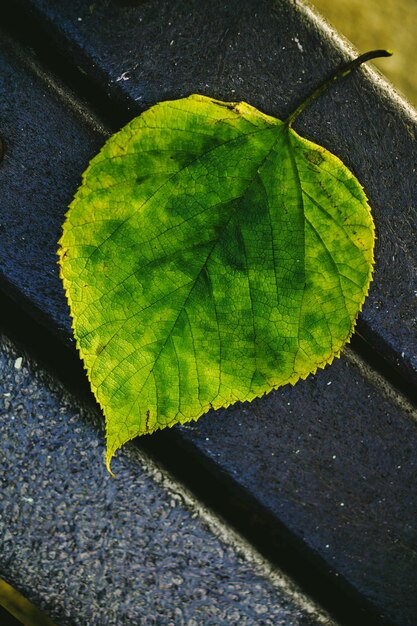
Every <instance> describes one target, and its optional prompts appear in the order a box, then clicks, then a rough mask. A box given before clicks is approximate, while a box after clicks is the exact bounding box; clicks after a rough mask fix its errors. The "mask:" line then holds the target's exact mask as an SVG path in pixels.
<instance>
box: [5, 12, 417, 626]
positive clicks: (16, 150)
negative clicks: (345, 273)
mask: <svg viewBox="0 0 417 626" xmlns="http://www.w3.org/2000/svg"><path fill="white" fill-rule="evenodd" d="M17 4H20V5H21V6H22V7H24V8H25V10H28V7H31V9H33V10H34V13H33V14H32V16H31V19H32V20H35V19H36V16H38V17H39V16H40V20H41V21H40V22H39V24H42V28H44V27H45V28H46V31H48V33H49V35H50V36H51V37H52V38H54V40H55V43H56V45H58V46H59V47H60V48H61V50H64V51H66V52H67V53H68V55H71V62H73V63H74V64H76V65H80V66H81V67H82V68H83V71H85V72H87V74H88V76H89V77H90V79H91V81H92V82H94V81H96V83H97V84H99V85H101V87H100V88H101V90H103V89H104V90H106V91H108V93H109V98H110V100H111V101H113V102H114V103H116V105H117V106H116V108H117V107H119V109H120V111H121V117H122V116H123V115H126V114H127V113H128V112H129V113H130V114H132V115H133V114H134V113H137V112H139V111H140V110H141V109H142V108H143V107H145V106H147V105H149V104H151V103H153V102H155V101H157V100H162V99H164V98H167V97H179V96H182V95H187V94H188V93H190V92H192V91H200V92H204V93H210V94H211V95H213V96H216V97H219V98H224V99H244V100H249V101H250V102H251V103H252V104H255V105H257V106H259V107H260V108H261V109H263V110H265V111H266V112H269V113H273V114H276V115H279V116H281V117H283V116H284V115H285V114H287V113H288V112H289V110H290V109H291V108H293V106H294V104H295V103H296V102H298V101H299V99H300V98H301V97H302V95H303V94H305V93H306V92H307V91H308V90H309V89H310V88H311V87H312V86H313V85H315V84H317V82H319V80H320V79H321V78H322V77H323V75H324V74H325V73H327V72H328V70H329V69H330V67H332V66H334V64H335V62H337V59H339V58H340V51H338V50H337V49H336V48H335V46H334V43H332V42H330V41H329V40H327V39H326V38H325V37H323V34H322V33H320V32H319V31H317V29H316V27H315V26H313V25H312V24H311V23H309V22H308V21H307V20H306V19H305V18H304V17H303V16H302V15H301V14H299V13H297V9H296V8H294V7H293V6H291V5H290V4H288V3H286V2H272V3H266V2H259V3H256V7H257V8H255V3H254V2H251V1H249V2H245V3H244V4H243V7H242V6H241V5H240V4H239V7H240V8H239V7H238V4H237V2H230V3H220V2H217V1H215V2H212V3H203V4H202V5H201V4H199V5H198V7H199V8H198V7H197V4H196V3H195V2H179V1H176V2H175V1H173V2H171V3H168V2H154V1H149V2H144V3H139V4H138V5H137V6H125V5H123V6H122V4H121V3H115V2H103V3H100V4H99V3H97V4H93V5H91V7H93V9H91V7H90V8H89V7H87V5H86V4H84V3H81V2H74V3H68V4H66V3H64V2H63V1H62V2H58V1H56V2H54V3H47V2H41V1H40V0H33V2H28V1H24V0H19V1H18V3H17ZM35 9H36V10H35ZM255 14H256V15H255ZM79 18H81V20H79ZM33 23H36V22H33ZM39 28H41V26H39ZM41 32H43V31H41ZM171 42H173V43H171ZM202 42H204V44H202ZM51 45H52V44H51ZM301 48H302V49H301ZM7 50H9V52H8V51H7ZM202 50H203V52H202ZM4 52H5V57H4V58H3V60H2V61H0V63H1V64H2V67H1V74H0V82H2V87H1V89H2V91H3V94H4V97H3V98H2V110H3V111H5V115H4V122H3V124H4V126H3V127H2V131H1V134H2V137H4V139H5V146H6V151H5V157H4V160H3V163H2V165H1V166H0V185H1V187H2V190H3V189H7V190H8V191H7V193H6V195H4V196H3V197H2V205H1V225H2V226H3V230H1V229H0V266H1V271H2V274H3V288H4V289H5V290H7V291H8V293H10V294H12V295H13V296H14V297H18V298H20V297H22V295H24V296H26V298H27V301H26V306H28V307H30V306H31V307H32V310H34V309H35V308H36V310H37V312H38V314H40V312H42V315H43V317H44V319H45V320H49V328H50V330H53V331H57V332H59V334H60V336H61V337H62V339H63V340H64V341H66V342H69V337H70V332H69V318H68V314H67V309H66V305H65V302H64V297H63V294H62V290H61V286H60V284H59V280H58V275H57V268H56V265H55V249H56V241H57V239H58V236H59V231H60V224H61V223H62V219H63V215H64V212H65V210H66V205H67V203H68V201H69V200H70V199H71V196H72V194H73V193H74V191H75V189H76V186H77V183H78V180H79V178H80V175H81V172H82V171H83V169H84V167H85V164H86V162H87V161H88V159H89V157H90V156H92V155H93V154H94V152H95V151H96V150H97V147H98V146H99V145H100V143H101V142H102V141H103V140H104V137H105V135H104V134H103V133H102V132H101V131H100V129H99V128H98V126H97V125H95V124H94V123H92V122H91V121H90V120H88V119H87V118H86V117H85V116H84V115H82V114H81V113H80V111H78V110H77V109H76V107H74V106H73V104H72V102H71V101H70V100H68V98H67V97H66V94H65V93H58V92H57V90H56V88H55V86H54V84H53V82H51V81H50V79H49V78H48V77H46V76H44V77H42V76H40V75H39V72H37V73H33V71H32V70H31V68H30V67H28V66H26V67H25V61H24V59H23V58H22V57H19V56H15V54H14V53H11V52H10V47H9V46H6V48H4ZM387 62H388V61H387ZM289 68H291V71H289ZM124 72H128V74H124ZM96 105H97V108H99V103H96ZM106 106H107V105H106ZM21 128H23V131H21V130H19V129H21ZM298 128H299V129H303V130H304V134H306V135H307V136H308V137H309V138H311V139H313V140H316V141H318V142H319V143H322V144H323V145H326V147H328V148H330V149H332V150H333V151H334V152H335V153H336V154H338V156H340V157H341V158H342V159H343V160H344V161H345V162H346V164H347V165H349V166H351V167H352V168H353V170H354V171H355V173H356V174H357V175H358V177H359V178H360V179H361V180H362V182H363V183H364V184H365V187H366V191H367V193H368V196H369V197H370V200H371V203H372V205H373V208H374V214H375V218H376V222H377V227H378V235H379V238H378V250H377V271H376V274H375V282H374V285H373V288H372V292H371V295H370V297H369V299H368V301H367V304H366V307H365V310H364V313H363V316H362V323H361V330H362V332H363V333H364V334H365V335H366V337H367V338H368V340H369V341H370V342H372V345H373V346H374V347H375V348H376V349H377V350H380V351H383V352H384V353H385V354H386V356H387V358H389V359H390V361H391V363H393V364H395V363H397V362H398V371H399V372H401V373H402V374H403V375H404V376H408V379H409V380H413V379H414V376H415V362H414V361H413V359H414V358H415V356H414V355H415V354H417V350H416V347H417V346H416V343H417V339H416V333H415V327H414V324H415V315H416V313H415V311H416V308H415V294H414V293H413V291H414V281H415V273H414V272H415V232H414V229H415V221H414V220H415V214H414V212H415V207H416V206H417V203H416V202H415V194H416V191H415V178H413V176H414V177H415V173H414V174H413V171H412V170H413V167H415V164H414V163H413V154H414V151H415V139H414V137H415V125H414V123H412V122H411V121H410V118H408V117H407V116H406V114H405V113H404V112H401V110H400V109H399V108H398V106H397V105H396V104H395V102H394V101H391V100H390V98H389V96H387V95H386V94H384V93H381V92H380V90H379V88H378V86H376V85H375V84H374V83H373V82H372V80H370V79H369V78H368V77H366V76H365V75H359V74H358V75H356V76H354V77H351V78H350V79H349V80H348V81H346V82H345V83H344V84H341V85H339V86H338V87H337V88H336V89H335V90H333V91H332V92H331V93H329V94H328V95H327V96H326V97H324V98H323V100H322V101H321V102H320V104H319V103H317V104H316V105H315V107H314V108H312V109H311V110H310V111H308V112H306V113H305V114H304V116H303V118H302V119H300V121H299V123H298ZM3 129H4V130H3ZM51 155H52V157H53V158H52V159H51ZM399 181H401V184H399ZM413 181H414V182H413ZM392 257H394V261H393V260H392ZM362 365H363V364H362ZM329 383H330V384H329ZM384 393H385V391H384V385H382V384H381V383H380V381H375V380H374V379H373V378H372V375H371V372H370V370H369V369H367V368H366V367H364V369H363V371H362V370H361V371H358V370H357V367H356V366H355V365H353V364H352V363H351V362H349V361H348V360H347V359H343V360H341V361H340V362H337V363H336V364H334V365H333V366H332V367H331V368H328V369H327V370H325V371H322V372H320V373H319V374H318V375H317V376H316V377H313V378H311V379H310V380H308V381H307V382H305V383H300V384H298V385H297V386H296V387H295V388H294V389H290V388H285V389H284V390H281V391H279V392H276V393H273V394H270V395H269V396H267V397H265V398H263V399H261V400H259V401H256V402H255V403H253V404H251V405H244V406H242V405H239V406H238V405H237V406H235V407H232V408H231V409H230V410H228V411H222V412H218V413H216V414H213V415H207V416H206V417H204V418H202V419H201V420H200V421H199V422H198V424H197V425H195V426H191V427H187V428H181V429H180V428H177V429H174V431H173V432H172V433H168V434H167V435H164V434H161V436H156V437H154V438H153V439H152V442H153V443H152V446H153V449H154V451H155V450H157V449H158V447H160V449H161V450H162V449H163V446H164V445H165V447H166V448H170V453H171V456H172V457H173V459H174V460H173V465H174V464H175V456H177V464H180V463H184V466H185V467H186V468H188V471H189V473H190V472H192V471H193V463H194V464H195V465H196V467H197V466H198V465H199V464H200V465H201V466H203V467H204V468H205V471H206V474H205V476H206V478H207V477H210V475H212V476H213V477H214V478H215V480H216V481H218V482H216V485H217V484H218V485H220V486H221V485H222V482H223V483H224V488H225V489H227V493H230V494H232V495H233V498H234V500H233V498H232V506H235V505H236V507H237V508H238V507H240V509H239V510H242V511H244V512H246V515H247V516H248V518H250V523H251V527H252V529H255V532H256V529H258V532H259V530H260V529H262V532H265V543H266V544H268V543H269V544H270V548H271V553H274V558H277V559H279V558H280V551H281V552H283V553H284V552H285V551H286V550H287V557H286V558H287V561H289V560H290V558H291V556H289V553H291V551H292V550H293V558H294V561H295V562H296V563H297V567H298V569H299V570H300V569H301V568H302V567H303V559H304V563H305V570H306V584H307V585H308V584H311V580H312V579H317V580H318V581H320V580H321V581H322V583H323V581H326V584H328V585H329V586H328V594H329V596H330V595H332V594H337V593H339V594H340V597H341V598H342V597H345V598H346V605H345V606H346V607H348V605H349V603H351V604H352V607H353V609H352V611H353V613H352V615H351V616H350V617H349V618H348V619H349V620H350V622H349V623H352V624H353V623H359V622H358V618H357V615H359V613H355V611H359V610H360V606H361V600H363V607H362V608H363V610H364V613H363V615H362V618H363V620H367V621H365V622H364V623H367V624H370V620H371V614H370V613H368V612H367V611H368V609H369V608H370V607H373V608H374V610H375V612H376V613H377V614H381V615H384V616H385V617H388V618H390V619H391V621H392V622H393V623H395V624H398V625H404V626H405V625H409V626H412V625H414V624H415V618H416V615H417V583H416V577H415V568H416V564H417V563H416V560H417V556H416V555H417V525H416V519H417V515H416V513H417V502H416V495H415V488H414V487H415V482H416V478H417V475H416V474H417V467H416V456H415V450H416V449H417V446H416V444H417V422H416V421H415V415H413V414H412V409H411V407H409V406H408V405H407V404H406V403H405V404H401V403H399V401H398V399H395V394H394V395H393V398H394V399H389V398H387V397H385V396H384ZM164 442H165V444H164ZM182 454H184V459H183V458H180V457H181V455H182ZM121 456H123V454H122V455H121ZM333 457H334V458H333ZM187 459H190V461H189V462H188V461H187ZM118 463H119V462H118V461H116V462H115V469H116V471H119V470H118V467H119V465H118ZM187 463H188V466H187ZM221 488H223V487H221ZM200 489H201V491H204V489H205V486H204V485H201V486H200ZM257 516H258V517H257ZM236 523H237V524H238V522H236ZM288 546H289V550H288ZM326 577H327V578H326ZM324 586H325V585H324V583H323V584H322V587H324ZM338 597H339V596H338ZM346 610H347V608H346ZM355 615H356V622H355Z"/></svg>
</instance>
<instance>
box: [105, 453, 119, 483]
mask: <svg viewBox="0 0 417 626" xmlns="http://www.w3.org/2000/svg"><path fill="white" fill-rule="evenodd" d="M113 457H114V451H112V450H109V449H107V450H106V469H107V471H108V472H109V474H110V476H111V477H112V478H117V476H116V474H115V473H114V472H113V471H112V469H111V462H112V458H113Z"/></svg>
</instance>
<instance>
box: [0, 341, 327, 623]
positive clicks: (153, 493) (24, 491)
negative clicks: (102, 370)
mask: <svg viewBox="0 0 417 626" xmlns="http://www.w3.org/2000/svg"><path fill="white" fill-rule="evenodd" d="M22 357H23V358H22ZM19 359H20V360H19ZM0 372H1V382H0V428H1V433H2V434H1V460H0V491H1V501H0V575H1V576H3V578H5V579H7V580H8V581H9V582H11V583H12V584H13V585H15V586H16V588H18V589H19V590H21V591H22V592H23V593H24V594H25V595H26V596H27V597H28V598H30V599H31V600H33V601H35V602H36V603H37V604H38V605H40V606H42V607H43V608H44V609H45V610H46V611H47V612H48V613H49V615H50V616H51V617H53V618H54V619H55V621H56V624H57V626H86V625H87V624H88V626H132V625H133V624H135V625H137V626H153V625H160V626H162V625H164V626H167V625H172V626H185V625H187V626H203V625H204V626H221V625H223V624H224V625H226V624H239V625H242V626H260V625H263V626H277V624H283V625H285V626H314V625H317V624H324V623H326V624H328V625H329V626H331V624H334V622H332V621H331V620H328V619H327V618H325V617H324V616H323V614H321V613H320V612H318V611H317V609H315V607H314V605H313V604H311V603H310V602H308V601H306V600H305V598H303V597H302V596H301V595H300V594H299V593H298V592H297V589H296V588H294V587H293V586H291V585H289V584H288V583H287V581H286V580H285V579H284V578H283V577H281V575H280V574H279V572H269V576H268V574H267V572H268V569H267V568H265V567H263V566H262V563H261V562H259V561H256V560H253V554H252V553H251V551H250V550H248V548H247V546H245V544H243V543H241V542H239V540H236V538H235V536H234V535H232V534H230V533H228V531H227V530H225V529H223V528H222V526H221V524H219V523H218V522H216V521H214V522H213V519H211V518H210V516H207V515H206V516H202V515H201V509H199V508H198V506H197V505H196V503H192V502H191V503H190V502H189V501H188V497H187V494H185V498H184V491H183V490H182V489H181V488H180V487H179V486H178V485H176V484H175V483H174V482H172V481H170V480H169V479H167V478H166V477H164V475H163V473H162V472H161V471H159V470H158V469H157V468H155V467H154V466H153V465H152V464H151V463H150V461H149V460H147V459H146V457H144V456H143V455H141V454H140V453H138V451H137V450H136V449H134V448H133V447H130V449H129V451H128V452H127V453H126V454H125V455H124V458H123V461H122V462H121V463H119V464H118V480H117V481H115V480H113V479H112V478H111V477H110V476H109V474H108V473H107V471H106V470H105V468H104V464H103V458H104V445H103V433H102V432H100V431H101V430H102V429H101V428H100V423H99V422H98V421H97V419H96V418H95V417H94V415H91V413H88V411H86V409H85V408H82V407H81V406H80V405H79V404H77V403H76V402H75V401H74V400H73V399H72V398H71V397H70V396H69V394H68V393H67V392H66V391H65V390H64V389H63V388H62V386H61V385H60V384H59V383H57V382H56V381H55V380H53V379H52V378H51V377H50V376H49V375H48V374H46V373H45V372H44V371H42V369H41V368H39V366H38V365H37V363H36V362H31V361H30V360H29V359H28V358H27V357H26V355H24V354H22V352H21V351H20V350H19V349H16V347H15V346H14V345H13V344H12V343H10V341H9V340H7V338H5V337H4V336H2V335H0ZM164 478H165V480H164ZM210 522H211V523H210ZM2 623H3V622H2Z"/></svg>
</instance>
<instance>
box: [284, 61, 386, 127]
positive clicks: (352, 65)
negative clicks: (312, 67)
mask: <svg viewBox="0 0 417 626" xmlns="http://www.w3.org/2000/svg"><path fill="white" fill-rule="evenodd" d="M390 56H392V52H391V51H390V50H370V51H369V52H365V53H364V54H361V55H360V56H358V57H357V58H356V59H353V60H352V61H348V62H347V63H343V64H342V65H341V66H340V67H339V68H338V69H337V70H336V71H335V72H334V73H333V74H332V75H331V76H330V78H326V79H325V80H324V81H323V82H322V83H321V84H320V85H319V86H318V87H316V88H315V89H314V91H312V93H311V94H310V95H309V96H307V98H306V99H305V100H303V102H302V103H301V104H299V105H298V107H297V108H296V109H295V110H294V111H293V112H292V113H291V114H290V115H289V116H288V117H287V119H286V120H285V124H286V125H287V126H288V128H291V126H292V125H293V123H294V121H295V119H296V118H297V117H298V116H299V115H300V113H302V112H303V111H304V109H306V108H307V107H308V106H310V104H311V103H312V102H314V100H317V98H319V97H320V96H321V94H322V93H323V92H325V91H326V89H328V88H329V87H330V86H331V85H332V84H333V83H335V82H336V81H338V80H339V79H340V78H345V77H346V76H349V74H350V73H351V72H352V71H353V70H355V69H356V68H357V67H359V66H360V65H362V63H366V62H367V61H371V60H372V59H378V58H381V57H390Z"/></svg>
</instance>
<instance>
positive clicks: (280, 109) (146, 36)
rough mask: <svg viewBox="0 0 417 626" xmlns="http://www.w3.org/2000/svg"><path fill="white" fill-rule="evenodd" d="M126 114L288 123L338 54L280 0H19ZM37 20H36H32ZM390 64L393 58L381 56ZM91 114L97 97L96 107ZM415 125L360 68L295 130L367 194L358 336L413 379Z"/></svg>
mask: <svg viewBox="0 0 417 626" xmlns="http://www.w3.org/2000/svg"><path fill="white" fill-rule="evenodd" d="M16 6H20V7H22V8H24V10H25V11H26V12H28V13H29V14H30V16H31V26H32V24H33V21H32V20H34V23H36V24H37V25H38V27H39V29H40V30H41V31H42V32H43V31H44V32H46V33H47V34H48V36H49V37H50V38H51V40H53V42H54V44H55V45H56V46H57V48H58V49H60V50H61V51H62V53H63V54H64V55H65V56H66V57H67V58H68V59H70V62H71V63H72V64H73V65H75V66H77V67H78V68H80V69H81V70H82V72H83V73H86V74H87V76H88V79H89V81H91V82H92V83H94V84H95V85H97V87H98V89H99V90H100V94H102V93H104V94H106V95H108V96H109V98H110V101H112V102H116V103H118V104H119V105H120V106H121V108H122V109H124V115H123V118H125V119H127V118H128V117H129V116H130V117H133V115H134V114H137V113H139V112H140V111H142V110H143V109H144V108H146V107H148V106H149V105H151V104H154V103H155V102H157V101H160V100H165V99H169V98H178V97H182V96H186V95H189V94H190V93H194V92H199V93H204V94H208V95H211V96H213V97H216V98H220V99H223V100H245V101H248V102H250V103H251V104H253V105H255V106H257V107H258V108H260V109H261V110H263V111H265V112H266V113H270V114H272V115H276V116H277V117H281V118H283V117H285V116H286V115H287V114H288V113H289V112H290V111H291V110H292V109H293V108H294V106H295V105H296V104H298V103H299V102H300V101H301V100H302V99H303V97H305V95H306V94H308V93H309V91H310V90H311V89H312V88H313V87H315V86H316V85H317V84H319V83H320V82H321V80H322V79H323V77H324V76H326V75H327V74H328V73H329V72H330V71H331V69H333V68H334V67H335V65H337V64H338V63H339V62H340V60H341V58H342V57H343V56H344V55H345V54H346V53H345V51H344V50H343V46H342V44H341V42H339V41H337V40H336V39H330V37H329V34H328V32H327V31H325V30H324V29H323V28H321V27H320V24H318V23H317V22H315V23H313V22H312V21H311V20H310V19H308V17H306V14H305V12H304V11H303V10H300V9H299V8H298V7H297V5H296V3H291V2H289V1H288V0H261V1H259V0H245V2H242V1H241V0H231V1H230V2H223V1H222V0H213V1H211V2H201V1H200V0H187V1H185V0H148V1H145V2H135V3H133V5H132V3H128V4H127V5H126V3H123V2H115V1H112V0H107V1H105V2H104V1H103V2H97V3H93V4H89V3H86V2H84V1H83V0H75V1H74V2H66V1H65V0H55V1H54V2H46V1H45V0H16ZM37 20H38V21H37ZM386 62H387V63H389V62H390V61H389V60H387V61H386ZM97 106H98V107H100V102H98V103H97ZM416 120H417V118H416V117H415V115H413V114H412V113H410V112H407V111H406V110H405V109H404V108H403V107H402V106H401V104H399V103H398V101H397V100H396V99H395V98H394V99H393V98H392V94H389V93H388V92H387V91H386V90H384V89H382V88H381V87H380V86H379V85H377V84H376V83H375V81H374V80H372V79H371V78H370V77H369V76H368V75H366V74H365V73H363V72H362V73H360V72H357V73H356V74H355V75H354V76H350V77H349V78H348V79H346V81H344V82H342V83H340V84H338V85H337V86H335V88H334V89H332V90H331V91H330V92H328V93H327V94H325V95H324V96H323V97H322V98H321V99H320V102H317V103H316V104H315V105H314V106H313V107H311V108H310V109H309V110H308V111H306V112H305V114H304V115H303V116H302V118H301V119H300V120H299V121H297V124H296V129H298V130H300V131H301V132H302V133H303V134H304V135H305V136H306V137H307V138H309V139H312V140H313V141H316V142H318V143H320V144H322V145H324V146H325V147H326V148H328V149H329V150H331V151H332V152H334V153H335V154H336V155H337V156H339V157H340V158H341V159H342V160H343V161H344V162H345V163H346V165H347V166H348V167H350V168H352V170H353V171H354V173H355V174H356V175H357V177H358V178H359V180H360V181H361V182H362V184H363V185H364V187H365V191H366V193H367V195H368V197H369V200H370V203H371V206H372V207H373V210H374V217H375V221H376V226H377V233H378V240H377V249H376V270H375V280H374V283H373V285H372V288H371V292H370V296H369V298H368V300H367V302H366V304H365V308H364V311H363V314H362V316H361V324H360V330H361V333H362V334H363V335H364V337H365V338H366V340H367V341H369V342H370V343H371V344H372V346H373V348H374V349H376V350H377V351H378V352H379V354H380V356H381V357H382V358H384V359H386V360H387V361H388V362H389V363H390V364H391V365H394V366H395V367H397V368H400V370H401V372H402V374H403V376H405V377H406V378H407V379H408V380H409V381H411V382H412V383H413V384H414V383H416V382H417V356H416V355H417V314H416V303H417V298H416V292H417V255H416V254H415V240H416V235H417V226H416V224H417V208H416V207H417V185H416V182H417V177H416V168H417V150H416V138H417V124H416Z"/></svg>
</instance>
